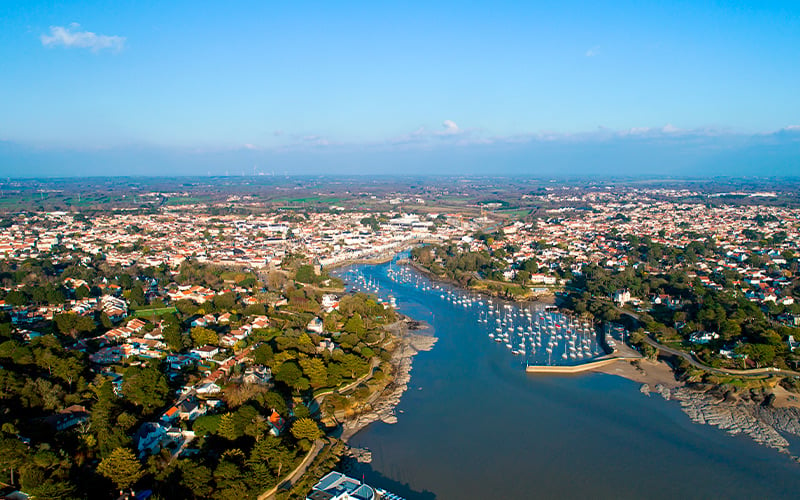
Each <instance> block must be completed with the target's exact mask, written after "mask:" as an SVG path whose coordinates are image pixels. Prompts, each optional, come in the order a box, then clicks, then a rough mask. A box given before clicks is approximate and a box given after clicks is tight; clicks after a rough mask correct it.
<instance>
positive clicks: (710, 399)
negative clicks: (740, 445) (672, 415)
mask: <svg viewBox="0 0 800 500" xmlns="http://www.w3.org/2000/svg"><path fill="white" fill-rule="evenodd" d="M641 391H642V392H643V393H645V394H649V393H650V392H656V393H658V394H660V395H661V396H662V397H663V398H664V399H668V400H669V399H672V400H676V401H678V402H679V403H680V405H681V409H683V411H684V412H685V413H686V414H687V415H688V416H689V418H691V419H692V421H693V422H696V423H698V424H707V425H713V426H715V427H719V428H720V429H722V430H724V431H726V432H728V433H729V434H732V435H739V434H742V435H745V436H748V437H750V438H751V439H753V441H755V442H757V443H759V444H762V445H764V446H768V447H770V448H773V449H775V450H777V451H779V452H781V453H784V454H786V455H789V456H790V457H791V458H792V459H793V460H795V461H797V462H800V457H798V456H796V455H793V454H792V453H791V452H790V450H789V441H788V440H787V439H786V438H785V437H784V435H792V436H797V437H800V408H792V407H789V408H777V407H775V406H773V405H772V401H773V398H772V397H771V395H770V394H769V393H764V392H763V391H754V390H753V391H743V392H735V391H733V390H725V389H724V388H722V387H718V386H701V385H694V386H680V387H674V388H668V387H666V386H664V385H662V384H656V385H655V387H654V388H653V389H651V388H650V386H649V385H648V384H643V385H642V387H641Z"/></svg>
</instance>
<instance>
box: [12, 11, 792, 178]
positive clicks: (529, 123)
mask: <svg viewBox="0 0 800 500" xmlns="http://www.w3.org/2000/svg"><path fill="white" fill-rule="evenodd" d="M0 75H2V78H0V175H6V176H7V175H19V173H20V172H25V173H26V174H29V175H62V174H63V175H98V174H101V173H114V174H127V175H136V174H145V175H149V174H155V173H162V174H163V173H175V174H191V173H198V174H206V173H207V172H209V171H211V172H212V173H215V174H219V173H224V172H225V171H228V172H239V171H241V170H243V169H246V170H247V171H252V168H253V166H254V165H255V166H256V168H258V169H259V170H261V171H273V170H275V171H279V172H283V171H292V172H297V173H318V172H331V171H347V172H348V173H352V172H364V173H368V172H372V171H379V172H381V173H385V171H395V170H396V169H397V168H408V169H409V170H410V171H413V170H415V169H416V170H419V171H421V172H426V171H435V172H451V171H452V172H459V171H461V170H462V169H467V170H470V171H472V170H474V171H476V172H484V171H485V172H487V173H491V172H493V171H498V169H499V170H503V171H507V172H522V173H532V174H541V173H546V172H545V171H546V170H547V169H558V168H560V169H562V170H563V169H566V170H567V171H570V172H573V173H585V174H595V173H604V172H609V171H610V172H611V173H624V174H628V173H636V172H638V171H643V170H645V171H650V170H655V172H652V173H655V174H659V173H664V174H667V175H673V174H675V175H683V174H684V173H697V172H698V169H699V171H700V172H705V173H709V174H717V173H719V172H734V171H735V172H740V173H742V174H743V175H744V174H748V173H761V174H764V173H767V174H772V175H783V174H787V173H788V174H792V173H794V174H797V173H800V160H798V158H800V145H798V140H800V128H798V125H800V97H799V96H800V92H799V91H798V89H800V2H797V1H785V2H779V1H760V2H757V1H738V2H736V1H717V2H698V1H693V2H683V1H647V0H645V1H642V0H640V1H609V2H597V1H585V2H584V1H580V2H579V1H561V2H532V1H531V2H498V1H494V2H465V1H461V2H419V3H413V2H412V3H409V2H404V3H402V5H401V4H399V3H398V4H389V3H388V2H374V1H372V2H301V1H298V2H264V1H260V2H197V1H194V2H182V1H174V2H146V1H137V2H123V1H113V2H96V1H81V2H70V1H65V2H60V3H58V4H57V5H54V2H38V1H35V0H27V1H25V2H11V1H8V0H0ZM744 158H746V159H747V160H746V161H745V160H744Z"/></svg>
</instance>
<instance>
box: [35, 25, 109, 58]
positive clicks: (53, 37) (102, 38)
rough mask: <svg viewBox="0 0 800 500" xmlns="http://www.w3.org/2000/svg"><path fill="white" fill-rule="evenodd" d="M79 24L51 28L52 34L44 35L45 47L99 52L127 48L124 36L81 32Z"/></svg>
mask: <svg viewBox="0 0 800 500" xmlns="http://www.w3.org/2000/svg"><path fill="white" fill-rule="evenodd" d="M79 28H80V25H79V24H78V23H72V24H70V25H69V26H67V27H64V26H50V34H49V35H42V36H41V37H40V39H41V40H42V45H44V46H45V47H57V46H64V47H67V48H73V47H74V48H80V49H89V50H91V51H92V52H97V51H100V50H103V49H111V50H113V51H120V50H122V48H123V47H124V46H125V37H124V36H114V35H112V36H109V35H98V34H97V33H92V32H91V31H81V30H80V29H79Z"/></svg>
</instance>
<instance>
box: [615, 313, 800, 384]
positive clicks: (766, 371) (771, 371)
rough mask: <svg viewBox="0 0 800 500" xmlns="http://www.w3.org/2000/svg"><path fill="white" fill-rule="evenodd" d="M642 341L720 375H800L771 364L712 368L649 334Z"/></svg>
mask: <svg viewBox="0 0 800 500" xmlns="http://www.w3.org/2000/svg"><path fill="white" fill-rule="evenodd" d="M615 308H616V309H617V311H619V313H620V314H627V315H628V316H630V317H632V318H633V319H635V320H636V321H638V322H639V323H641V322H642V320H641V319H640V318H639V315H638V314H636V313H634V312H632V311H626V310H625V309H622V308H620V307H618V306H616V305H615ZM644 341H645V342H647V344H649V345H650V346H652V347H654V348H656V349H658V350H659V351H663V352H666V353H669V354H672V355H673V356H680V357H681V358H683V359H685V360H686V361H688V362H689V364H691V365H692V366H694V367H695V368H699V369H701V370H705V371H708V372H712V373H719V374H722V375H734V376H737V377H761V376H764V375H782V376H784V377H800V372H796V371H794V370H781V369H780V368H775V367H772V366H766V367H764V368H753V369H750V370H733V369H730V368H714V367H713V366H708V365H707V364H705V363H703V362H701V361H700V360H698V359H697V358H695V357H694V356H693V355H692V354H689V353H687V352H684V351H681V350H680V349H675V348H672V347H667V346H665V345H663V344H660V343H658V341H656V340H655V339H654V338H652V337H650V335H649V334H648V335H645V336H644Z"/></svg>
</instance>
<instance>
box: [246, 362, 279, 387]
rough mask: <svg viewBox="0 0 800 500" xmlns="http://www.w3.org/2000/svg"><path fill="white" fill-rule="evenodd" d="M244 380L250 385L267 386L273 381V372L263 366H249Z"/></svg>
mask: <svg viewBox="0 0 800 500" xmlns="http://www.w3.org/2000/svg"><path fill="white" fill-rule="evenodd" d="M243 380H244V382H246V383H248V384H260V385H267V384H269V383H270V380H272V370H270V369H269V368H268V367H266V366H263V365H253V366H249V367H248V368H247V369H246V370H245V371H244V377H243Z"/></svg>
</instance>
